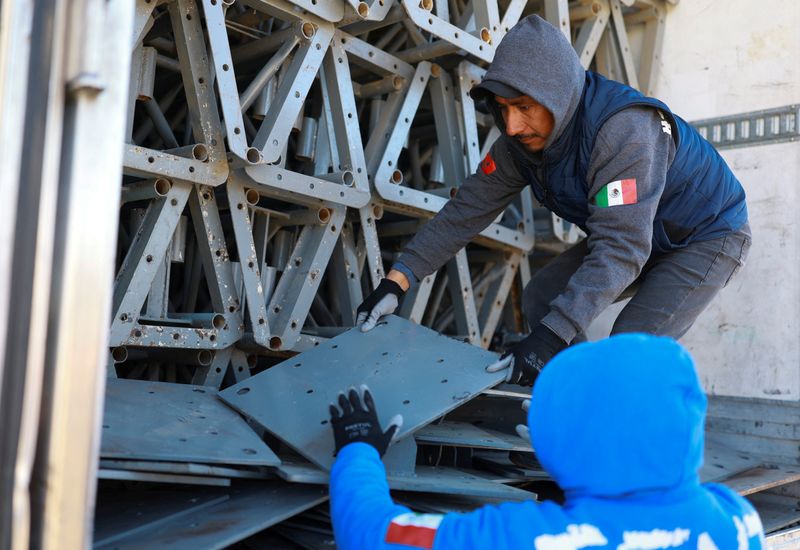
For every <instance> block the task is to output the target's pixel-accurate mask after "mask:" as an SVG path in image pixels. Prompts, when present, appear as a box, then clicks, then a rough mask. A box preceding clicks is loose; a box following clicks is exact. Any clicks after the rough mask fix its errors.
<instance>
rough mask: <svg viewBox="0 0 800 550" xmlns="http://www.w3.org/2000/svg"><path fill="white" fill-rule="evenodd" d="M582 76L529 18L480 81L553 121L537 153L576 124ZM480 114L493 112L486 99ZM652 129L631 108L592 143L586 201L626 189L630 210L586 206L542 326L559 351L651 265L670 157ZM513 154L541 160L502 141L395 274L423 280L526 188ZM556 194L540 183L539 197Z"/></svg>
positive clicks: (650, 116)
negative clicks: (577, 249)
mask: <svg viewBox="0 0 800 550" xmlns="http://www.w3.org/2000/svg"><path fill="white" fill-rule="evenodd" d="M585 76H586V74H585V71H584V69H583V67H582V66H581V64H580V61H579V59H578V56H577V55H576V53H575V51H574V50H573V48H572V45H571V44H570V43H569V41H568V40H567V39H566V38H565V37H564V35H563V34H562V33H561V32H560V31H559V30H558V29H556V28H555V27H553V26H552V25H550V24H549V23H547V22H546V21H544V20H543V19H542V18H540V17H539V16H536V15H533V16H529V17H526V18H525V19H522V20H521V21H520V22H519V23H517V24H516V25H515V26H514V27H513V28H512V29H511V30H510V31H509V32H508V34H507V35H506V36H505V37H504V38H503V40H502V41H501V42H500V44H499V45H498V48H497V51H496V53H495V57H494V61H493V62H492V64H491V66H490V67H489V70H488V71H487V73H486V75H485V76H484V81H487V80H495V81H499V82H502V83H503V84H506V85H508V86H511V87H512V88H514V89H516V90H519V91H520V92H522V94H523V95H527V96H530V97H532V98H534V99H535V100H536V101H537V102H539V103H541V104H542V105H544V106H545V107H546V108H547V109H548V110H549V111H550V112H551V113H552V114H553V117H554V120H555V125H554V127H553V132H552V133H551V134H550V136H549V138H548V139H547V141H546V143H545V152H546V151H547V148H548V147H549V146H550V145H551V144H552V143H553V142H554V141H555V140H556V139H558V137H559V136H560V135H561V133H562V132H563V131H564V129H565V128H566V127H568V125H569V122H570V121H571V119H572V117H573V116H575V113H576V110H577V108H578V105H579V103H580V101H581V96H582V92H583V86H584V82H585ZM478 86H480V85H478ZM490 97H491V96H490ZM489 104H490V106H491V105H492V104H493V101H492V100H491V99H490V101H489ZM493 111H495V121H496V123H497V125H498V127H499V128H500V129H501V130H503V131H505V125H504V124H503V121H502V117H501V116H500V115H499V111H498V110H497V109H496V108H495V109H493ZM661 122H662V118H661V115H660V113H659V112H658V110H657V109H655V108H651V107H640V106H636V107H630V108H627V109H624V110H622V111H620V112H618V113H616V114H615V115H613V116H611V117H610V118H609V119H608V120H607V121H606V122H605V124H604V125H603V126H602V128H601V129H600V131H599V133H598V135H597V139H596V142H595V147H594V150H593V151H592V154H591V157H590V163H589V168H588V172H587V180H588V181H587V186H588V189H589V193H588V196H589V197H594V196H595V195H596V194H597V193H598V192H599V191H600V190H601V189H602V188H603V187H605V186H606V185H607V184H609V183H611V182H615V181H618V180H624V179H635V180H636V191H637V202H636V203H635V204H627V205H625V208H619V207H610V208H601V207H598V206H595V205H594V204H592V203H590V204H589V205H588V206H589V212H590V215H589V218H588V220H587V222H586V227H587V230H588V237H587V238H588V243H587V244H588V248H589V254H588V255H587V256H586V257H585V259H584V261H583V263H582V265H581V267H580V268H578V270H577V271H576V272H575V273H574V274H573V275H572V277H571V278H570V280H569V282H568V284H567V286H566V288H565V290H564V292H563V293H562V294H561V295H559V296H558V297H557V298H556V299H555V300H553V302H551V303H550V312H549V313H548V314H547V315H546V316H545V317H544V318H543V319H542V320H541V322H542V323H543V324H544V325H546V326H547V327H548V328H550V329H551V330H552V331H553V332H555V333H556V334H557V335H558V336H560V337H561V338H562V339H563V340H564V341H565V342H568V343H569V342H571V341H572V339H573V338H574V337H575V335H576V334H577V333H579V332H585V330H586V328H587V327H588V326H589V324H590V323H591V322H592V321H593V320H594V319H595V318H596V317H597V316H598V315H599V314H600V313H601V312H602V311H603V310H604V309H605V308H606V307H608V306H609V305H610V304H611V303H612V302H613V301H614V300H615V299H616V298H617V297H618V296H619V295H620V294H621V293H622V292H623V291H624V290H625V289H626V288H627V287H628V286H629V285H630V284H631V283H632V282H633V281H634V280H635V279H636V278H637V277H638V276H639V274H640V273H641V270H642V268H643V267H644V265H645V263H646V262H647V260H648V259H649V257H650V253H651V247H652V245H651V241H652V233H653V218H654V216H655V213H656V209H657V207H658V203H659V200H660V198H661V194H662V193H663V191H664V185H665V183H666V175H667V171H668V169H669V166H670V164H671V162H672V159H673V157H674V155H675V144H674V142H673V140H672V137H671V134H670V131H669V128H668V127H667V128H665V126H664V125H662V124H661ZM667 126H668V125H667ZM512 149H515V150H516V152H517V157H518V158H519V156H520V153H522V156H523V157H524V158H526V160H527V162H529V163H530V164H531V165H532V166H534V167H536V166H538V165H539V164H540V162H541V160H540V159H541V158H542V157H541V155H542V153H530V152H527V151H526V150H525V149H524V147H523V146H522V144H521V143H519V142H518V141H517V140H516V139H515V138H512V137H510V136H508V135H506V134H505V133H504V134H503V135H502V136H501V137H500V139H498V140H497V142H495V144H494V145H493V146H492V148H491V152H490V155H491V157H492V159H493V160H494V165H495V167H496V169H495V170H494V171H487V172H488V173H485V172H484V171H483V170H477V171H476V172H475V173H474V174H472V175H471V176H469V177H468V178H467V179H466V180H465V181H464V183H463V184H462V185H461V187H460V188H459V190H458V193H457V194H456V196H455V197H454V198H453V199H451V200H450V201H449V202H448V203H447V204H446V205H445V206H444V207H443V208H442V210H441V211H440V212H439V213H438V214H437V215H436V216H435V217H434V218H433V219H431V220H430V221H429V222H428V223H427V224H426V225H425V226H424V227H423V228H422V230H420V232H419V233H417V235H416V236H415V237H414V238H413V239H412V240H411V241H410V242H409V243H408V245H407V246H406V247H405V248H404V250H403V253H402V255H401V256H400V259H399V262H398V263H397V264H395V266H394V267H395V268H396V269H400V270H401V271H403V272H405V273H406V274H408V273H411V274H413V275H414V277H415V278H416V279H417V280H419V279H422V278H423V277H425V276H426V275H428V274H430V273H432V272H434V271H436V270H437V269H439V268H440V267H441V266H442V265H444V263H445V262H447V260H449V259H450V258H451V257H452V256H453V255H454V254H455V253H456V252H458V250H460V249H461V248H463V247H464V246H466V245H467V243H469V241H470V240H471V239H472V238H473V237H474V236H475V235H476V234H478V233H479V232H480V231H482V230H483V229H485V228H486V227H487V226H488V225H489V224H490V223H491V222H492V221H493V220H494V219H495V218H496V217H497V215H498V214H500V212H502V211H503V209H504V208H505V207H506V206H507V205H508V204H509V203H510V202H511V201H512V200H513V198H514V197H515V195H516V194H517V193H518V192H519V191H521V190H522V189H523V188H524V187H525V186H526V185H528V181H527V180H526V179H524V178H523V177H522V176H521V175H520V173H519V171H518V170H517V168H516V165H515V162H514V160H513V158H512V155H511V150H512ZM476 168H477V167H476ZM558 184H559V183H558V182H546V185H547V186H548V187H553V186H557V185H558ZM531 321H533V320H531Z"/></svg>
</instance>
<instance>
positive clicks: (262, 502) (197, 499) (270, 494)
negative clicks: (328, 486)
mask: <svg viewBox="0 0 800 550" xmlns="http://www.w3.org/2000/svg"><path fill="white" fill-rule="evenodd" d="M124 493H126V494H125V495H124V496H122V497H120V496H117V495H109V498H108V499H107V500H106V499H100V500H99V506H98V507H99V508H101V507H102V506H104V505H105V504H106V502H109V503H110V504H111V505H112V507H114V509H115V512H116V513H101V514H99V515H98V520H97V526H96V531H97V533H96V538H95V544H94V548H96V549H104V550H111V549H114V550H124V549H141V548H158V549H160V550H165V549H175V550H179V549H180V550H183V549H186V548H192V549H195V548H196V549H200V548H202V549H203V550H211V549H215V548H227V547H229V546H230V545H231V544H235V543H236V542H238V541H240V540H242V539H244V538H247V537H248V536H250V535H252V534H254V533H257V532H259V531H261V530H263V529H266V528H268V527H270V526H272V525H275V524H276V523H279V522H281V521H283V520H285V519H287V518H290V517H292V516H294V515H296V514H299V513H300V512H303V511H305V510H308V509H309V508H312V507H314V506H316V505H317V504H320V503H322V502H324V501H325V500H326V499H327V498H328V496H327V494H326V491H325V490H324V489H323V488H322V487H313V486H305V487H303V486H289V485H288V484H287V483H285V482H282V481H264V482H256V481H252V482H250V484H249V485H248V486H246V487H238V488H230V489H209V488H203V489H197V490H193V491H158V492H154V491H147V490H137V489H131V490H128V491H124ZM118 500H119V501H121V502H123V503H125V504H126V507H125V508H122V507H121V506H119V505H118V504H117V503H116V501H118ZM101 509H102V508H101ZM125 510H129V511H130V512H135V513H127V514H125V513H124V511H125ZM154 510H155V511H157V513H153V511H154ZM139 511H142V512H144V515H143V516H140V515H138V514H139Z"/></svg>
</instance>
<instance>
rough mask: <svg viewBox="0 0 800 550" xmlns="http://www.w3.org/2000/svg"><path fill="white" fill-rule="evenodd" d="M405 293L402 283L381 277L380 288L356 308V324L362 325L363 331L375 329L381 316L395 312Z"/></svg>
mask: <svg viewBox="0 0 800 550" xmlns="http://www.w3.org/2000/svg"><path fill="white" fill-rule="evenodd" d="M403 294H405V291H404V290H403V289H402V288H400V285H398V284H397V283H395V282H394V281H392V280H391V279H381V282H380V283H379V284H378V288H376V289H375V290H374V291H373V293H372V294H370V295H369V296H367V298H366V300H364V301H363V302H362V303H361V305H360V306H358V309H357V310H356V313H357V317H356V325H360V326H361V332H367V331H370V330H372V329H374V328H375V325H377V324H378V320H380V318H381V317H383V316H384V315H390V314H392V313H394V311H395V310H396V309H397V304H399V303H400V298H402V297H403Z"/></svg>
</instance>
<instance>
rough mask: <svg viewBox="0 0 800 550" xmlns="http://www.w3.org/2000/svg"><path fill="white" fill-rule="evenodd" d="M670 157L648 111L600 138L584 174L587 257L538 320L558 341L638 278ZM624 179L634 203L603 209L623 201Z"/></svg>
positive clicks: (637, 111)
mask: <svg viewBox="0 0 800 550" xmlns="http://www.w3.org/2000/svg"><path fill="white" fill-rule="evenodd" d="M666 127H668V125H666ZM674 154H675V145H674V142H673V141H672V136H671V134H670V133H668V132H667V131H665V126H664V125H662V119H661V115H660V114H659V112H658V111H657V110H656V109H653V108H649V107H632V108H629V109H625V110H623V111H621V112H619V113H617V114H616V115H614V116H612V117H611V118H609V120H608V121H607V122H606V123H605V124H604V125H603V127H602V128H601V130H600V132H599V133H598V136H597V140H596V142H595V147H594V150H593V151H592V157H591V160H590V165H589V171H588V174H587V179H588V183H589V201H590V204H589V218H588V220H587V222H586V225H587V228H588V230H589V236H588V246H589V254H588V255H587V256H586V258H585V259H584V261H583V264H582V265H581V267H580V268H578V270H577V271H576V272H575V273H574V274H573V275H572V277H571V278H570V280H569V283H568V284H567V287H566V289H565V290H564V292H563V293H562V294H561V295H560V296H558V297H557V298H556V299H555V300H553V302H551V304H550V307H551V310H550V313H548V314H547V315H546V316H545V317H544V319H542V324H544V325H546V326H547V327H548V328H550V329H551V330H552V331H553V332H555V333H556V334H557V335H558V336H560V337H561V338H562V339H563V340H564V341H566V342H570V341H571V340H572V339H573V338H574V337H575V335H576V334H577V333H578V332H582V331H585V330H586V328H587V327H588V326H589V324H590V323H591V322H592V321H593V320H594V319H595V318H596V317H597V316H598V315H599V314H600V313H601V312H602V311H603V310H604V309H605V308H606V307H607V306H609V305H610V304H611V303H612V302H613V301H614V300H615V299H616V298H617V297H618V296H619V295H620V294H621V293H622V291H623V290H625V288H627V287H628V285H630V284H631V283H632V282H633V281H634V280H635V279H636V277H638V276H639V273H640V272H641V270H642V267H644V264H645V263H646V262H647V260H648V258H649V257H650V252H651V248H652V237H653V218H654V217H655V213H656V209H657V208H658V203H659V201H660V200H661V195H662V193H663V191H664V185H665V183H666V175H667V170H668V169H669V166H670V164H671V162H672V158H673V157H674ZM623 180H628V181H627V182H626V183H625V184H624V185H625V192H624V193H623V192H622V191H620V190H619V189H620V186H621V185H622V184H616V183H614V182H622V181H623ZM630 180H634V183H633V185H632V188H633V189H634V190H635V194H636V198H635V202H633V203H630V204H621V205H616V206H606V205H605V203H607V202H610V203H612V204H613V203H615V202H619V200H621V199H620V197H621V196H622V195H625V196H626V199H625V200H626V201H627V200H629V199H627V197H628V196H629V191H630V189H631V183H630ZM609 184H612V185H610V186H609ZM618 193H619V194H618ZM595 202H597V204H595Z"/></svg>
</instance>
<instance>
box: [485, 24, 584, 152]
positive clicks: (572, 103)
mask: <svg viewBox="0 0 800 550" xmlns="http://www.w3.org/2000/svg"><path fill="white" fill-rule="evenodd" d="M585 78H586V71H585V70H584V69H583V66H582V65H581V63H580V59H578V56H577V54H576V53H575V50H574V49H573V48H572V45H571V44H570V43H569V40H567V38H566V36H564V34H563V33H562V32H561V31H559V30H558V29H557V28H555V27H554V26H552V25H551V24H550V23H548V22H547V21H545V20H544V19H542V18H541V17H539V16H538V15H530V16H528V17H526V18H524V19H522V20H521V21H519V22H518V23H517V24H516V25H514V26H513V27H512V28H511V30H510V31H508V33H507V34H506V35H505V36H504V37H503V39H502V40H501V41H500V44H498V46H497V49H496V50H495V54H494V60H493V61H492V63H491V65H490V66H489V70H488V71H486V74H485V75H484V77H483V80H482V81H481V83H480V84H477V85H475V86H474V87H473V88H472V90H471V91H470V95H471V96H472V97H473V98H474V99H486V100H487V103H488V104H489V106H490V108H491V109H492V114H493V115H494V117H495V121H496V123H497V125H498V127H499V128H500V129H501V130H503V131H505V124H503V118H502V116H498V115H499V113H498V109H497V108H496V104H495V102H494V95H495V93H497V94H498V95H500V96H502V97H518V96H520V95H527V96H530V97H532V98H533V99H535V100H536V101H537V102H539V103H541V104H542V105H544V106H545V107H546V108H547V109H548V110H549V111H550V112H551V113H552V114H553V118H554V119H555V125H554V126H553V132H552V134H550V137H549V138H548V139H547V141H546V143H545V148H547V147H548V146H549V145H550V144H551V143H553V142H554V141H555V140H556V139H558V137H559V136H560V135H561V133H562V132H563V131H564V129H565V128H566V127H567V125H568V124H569V122H570V120H571V119H572V116H573V115H574V114H575V111H576V109H577V108H578V103H579V102H580V99H581V94H582V93H583V85H584V81H585ZM498 84H499V86H498ZM508 87H510V88H511V89H512V90H518V91H519V92H520V93H518V94H516V95H515V96H511V95H508V94H510V93H511V91H510V90H508V89H507V88H508ZM497 90H500V92H499V93H498V91H497Z"/></svg>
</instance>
